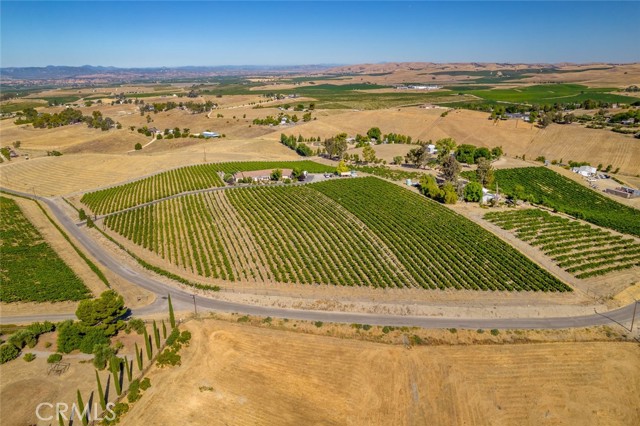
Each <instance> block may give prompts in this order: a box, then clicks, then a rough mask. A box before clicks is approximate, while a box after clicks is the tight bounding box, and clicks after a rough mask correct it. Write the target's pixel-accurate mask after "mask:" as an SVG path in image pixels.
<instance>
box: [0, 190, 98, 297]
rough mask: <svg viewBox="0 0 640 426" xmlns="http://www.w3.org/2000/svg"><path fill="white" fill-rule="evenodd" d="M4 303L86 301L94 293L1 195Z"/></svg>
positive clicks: (0, 290)
mask: <svg viewBox="0 0 640 426" xmlns="http://www.w3.org/2000/svg"><path fill="white" fill-rule="evenodd" d="M0 211H2V215H0V252H1V253H2V268H1V269H0V279H1V281H2V286H0V301H1V302H7V303H8V302H60V301H65V300H71V301H76V300H82V299H86V298H88V297H91V292H90V291H89V289H88V288H87V287H85V285H84V284H83V282H82V281H81V280H80V278H79V277H78V276H77V275H76V274H75V273H74V272H73V271H72V270H71V268H69V266H68V265H67V264H65V263H64V261H63V260H62V259H61V258H60V257H59V256H58V254H56V252H55V251H54V250H53V249H52V248H51V246H49V244H48V243H47V242H46V241H44V238H43V237H42V235H41V234H40V232H39V231H38V229H36V228H35V226H33V224H32V223H31V222H29V220H28V219H27V218H26V217H25V216H24V215H23V213H22V211H21V210H20V208H19V207H18V205H17V204H16V202H15V201H13V200H11V199H9V198H6V197H0Z"/></svg>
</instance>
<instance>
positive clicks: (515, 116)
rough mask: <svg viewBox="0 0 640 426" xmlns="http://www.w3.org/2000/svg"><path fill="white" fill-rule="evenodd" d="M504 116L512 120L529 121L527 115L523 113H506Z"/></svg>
mask: <svg viewBox="0 0 640 426" xmlns="http://www.w3.org/2000/svg"><path fill="white" fill-rule="evenodd" d="M505 116H506V117H507V118H510V119H512V120H524V121H529V113H528V112H525V113H524V114H523V113H519V112H514V113H506V114H505Z"/></svg>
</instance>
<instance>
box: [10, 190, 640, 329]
mask: <svg viewBox="0 0 640 426" xmlns="http://www.w3.org/2000/svg"><path fill="white" fill-rule="evenodd" d="M0 189H2V188H0ZM2 190H4V191H6V192H9V193H14V194H17V195H21V196H24V197H28V198H34V197H33V196H32V195H31V194H27V193H21V192H18V191H12V190H7V189H2ZM35 198H36V199H38V200H39V201H41V202H43V203H45V204H47V206H48V207H49V208H50V209H51V211H52V212H53V214H54V215H55V216H56V218H57V219H58V221H59V222H60V223H61V224H62V226H64V228H65V229H66V230H67V232H68V233H70V234H72V235H73V236H74V237H75V238H76V239H77V240H78V241H79V242H80V244H81V245H82V246H83V247H84V249H85V250H86V251H88V252H89V253H91V255H92V256H93V257H94V258H95V259H96V260H97V261H98V262H99V263H100V264H102V266H103V267H105V268H107V269H109V270H111V271H112V272H113V273H115V274H117V275H119V276H121V277H122V278H124V279H126V280H128V281H129V282H131V283H133V284H135V285H137V286H140V287H142V288H144V289H146V290H149V291H151V292H153V293H155V294H156V295H157V296H158V297H157V299H156V301H155V302H154V303H152V304H151V305H149V306H145V307H143V308H139V309H134V310H133V314H134V315H136V316H142V315H146V314H151V313H155V312H161V311H165V310H166V309H167V307H166V300H164V298H163V297H165V296H166V295H167V294H171V299H172V301H173V302H174V305H175V307H176V308H178V309H182V308H186V307H190V306H193V295H192V294H191V293H189V292H187V291H184V290H181V289H176V288H174V287H171V286H169V285H167V284H165V283H163V282H160V281H158V280H156V279H154V278H153V277H151V276H149V275H147V274H146V273H145V272H138V270H132V269H130V268H128V267H127V266H125V265H122V264H120V263H119V262H118V261H117V260H116V259H115V258H114V257H113V256H111V254H110V253H108V252H107V251H106V250H105V249H104V248H102V247H101V246H100V245H99V244H98V243H97V242H95V241H94V240H93V239H91V238H90V237H89V236H88V235H87V234H86V233H85V232H84V230H83V229H82V228H79V227H78V226H76V224H75V223H74V222H73V221H72V220H71V218H69V217H68V216H67V215H66V214H65V213H64V211H63V210H62V208H61V207H60V206H59V205H58V204H57V203H56V202H55V200H52V199H49V198H44V197H39V196H36V197H35ZM196 302H197V306H198V310H199V312H202V311H217V312H237V313H241V314H248V315H258V316H265V317H266V316H270V317H274V318H290V319H301V320H310V321H324V322H340V323H361V324H371V325H390V326H417V327H425V328H452V327H455V328H468V329H478V328H483V329H491V328H523V329H551V328H569V327H587V326H594V325H604V324H612V323H618V324H627V323H630V322H631V318H632V316H633V312H634V304H630V305H627V306H625V307H623V308H620V309H617V310H614V311H609V312H607V313H605V314H598V313H594V314H591V315H583V316H576V317H559V318H441V317H417V316H399V315H378V314H359V313H346V312H334V311H308V310H296V309H282V308H273V307H262V306H254V305H245V304H240V303H233V302H226V301H221V300H216V299H212V298H206V297H201V296H197V297H196ZM638 311H639V312H638V313H637V314H636V315H637V316H640V309H638ZM72 317H73V315H31V316H23V317H1V318H0V323H17V322H32V321H43V320H45V319H48V320H51V321H59V320H63V319H68V318H72Z"/></svg>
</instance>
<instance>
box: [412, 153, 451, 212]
mask: <svg viewBox="0 0 640 426" xmlns="http://www.w3.org/2000/svg"><path fill="white" fill-rule="evenodd" d="M454 161H455V159H454ZM420 192H422V194H423V195H426V196H427V197H429V198H431V199H434V200H436V201H439V202H441V203H445V204H455V203H456V202H457V201H458V191H457V189H456V186H455V185H454V183H453V182H448V181H447V182H445V183H443V184H442V185H440V186H439V185H438V183H437V181H436V178H435V177H433V176H431V175H427V174H425V175H423V176H422V178H420Z"/></svg>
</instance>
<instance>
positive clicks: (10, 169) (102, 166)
mask: <svg viewBox="0 0 640 426" xmlns="http://www.w3.org/2000/svg"><path fill="white" fill-rule="evenodd" d="M197 140H198V141H199V143H198V144H196V145H191V146H186V147H183V148H181V149H180V150H179V151H175V152H169V153H167V152H165V153H159V154H150V155H148V154H146V153H145V151H144V150H142V151H140V152H139V153H131V154H130V155H124V154H121V155H116V154H73V155H71V154H69V155H63V156H61V157H40V158H33V159H31V160H29V161H24V160H20V161H18V160H14V161H12V162H11V163H7V162H5V163H3V164H2V165H1V166H0V167H1V169H0V184H1V185H2V186H5V187H7V188H10V189H15V190H18V191H23V192H29V193H32V192H35V193H36V194H37V195H46V196H51V195H63V194H71V193H77V192H86V191H90V190H93V189H96V188H101V187H105V186H112V185H115V184H121V183H123V182H127V181H130V180H133V179H139V178H142V177H144V176H148V175H151V174H156V173H158V172H161V171H165V170H167V169H172V168H176V167H182V166H189V165H194V164H202V163H203V162H204V161H203V160H204V159H205V157H206V160H207V162H214V161H215V162H224V161H245V160H255V159H256V158H260V159H263V160H297V159H299V158H300V157H299V156H298V155H297V154H296V153H295V152H294V151H292V150H290V149H289V148H287V147H285V146H284V145H282V144H281V143H280V142H277V141H272V140H262V139H253V140H247V139H245V140H230V139H222V140H220V139H216V140H206V139H205V140H202V139H197ZM154 145H155V144H154ZM151 146H153V145H151Z"/></svg>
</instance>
